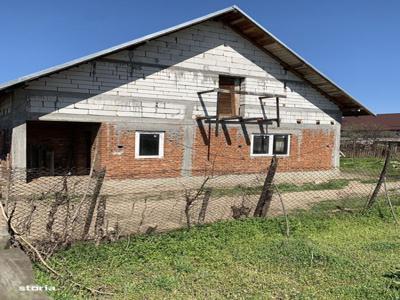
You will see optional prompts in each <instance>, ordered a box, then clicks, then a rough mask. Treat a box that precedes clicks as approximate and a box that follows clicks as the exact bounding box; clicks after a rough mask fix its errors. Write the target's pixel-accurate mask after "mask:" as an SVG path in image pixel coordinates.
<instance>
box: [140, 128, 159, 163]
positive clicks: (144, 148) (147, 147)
mask: <svg viewBox="0 0 400 300" xmlns="http://www.w3.org/2000/svg"><path fill="white" fill-rule="evenodd" d="M162 136H163V133H143V132H138V133H137V137H138V142H139V144H138V146H137V147H138V149H137V154H138V156H139V157H148V156H149V157H161V156H163V153H162V152H163V150H162V142H163V141H162Z"/></svg>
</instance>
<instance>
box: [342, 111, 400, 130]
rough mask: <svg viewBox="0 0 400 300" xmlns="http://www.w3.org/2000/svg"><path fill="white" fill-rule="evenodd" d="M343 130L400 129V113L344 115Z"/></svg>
mask: <svg viewBox="0 0 400 300" xmlns="http://www.w3.org/2000/svg"><path fill="white" fill-rule="evenodd" d="M342 129H343V130H381V131H388V130H389V131H397V130H398V131H400V113H398V114H377V115H376V116H359V117H344V118H343V123H342Z"/></svg>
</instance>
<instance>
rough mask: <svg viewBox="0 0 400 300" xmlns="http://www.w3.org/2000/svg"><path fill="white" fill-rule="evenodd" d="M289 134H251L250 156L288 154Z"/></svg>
mask: <svg viewBox="0 0 400 300" xmlns="http://www.w3.org/2000/svg"><path fill="white" fill-rule="evenodd" d="M289 152H290V135H289V134H253V135H252V136H251V145H250V155H251V156H273V155H277V156H289Z"/></svg>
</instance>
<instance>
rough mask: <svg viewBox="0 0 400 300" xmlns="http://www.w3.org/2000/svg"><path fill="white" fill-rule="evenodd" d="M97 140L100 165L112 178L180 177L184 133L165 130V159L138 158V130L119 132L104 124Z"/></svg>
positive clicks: (122, 130) (120, 130)
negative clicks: (136, 156) (136, 136)
mask: <svg viewBox="0 0 400 300" xmlns="http://www.w3.org/2000/svg"><path fill="white" fill-rule="evenodd" d="M160 129H162V126H160ZM98 138H99V144H98V147H99V153H98V158H99V161H98V165H100V166H101V167H105V168H106V170H107V176H109V177H113V178H153V177H178V176H180V175H181V168H182V159H183V149H184V147H183V132H182V130H179V129H176V130H165V133H164V157H163V158H140V159H136V158H135V130H128V129H118V128H117V127H116V126H115V125H113V124H103V125H102V126H101V128H100V131H99V134H98ZM118 146H120V147H118Z"/></svg>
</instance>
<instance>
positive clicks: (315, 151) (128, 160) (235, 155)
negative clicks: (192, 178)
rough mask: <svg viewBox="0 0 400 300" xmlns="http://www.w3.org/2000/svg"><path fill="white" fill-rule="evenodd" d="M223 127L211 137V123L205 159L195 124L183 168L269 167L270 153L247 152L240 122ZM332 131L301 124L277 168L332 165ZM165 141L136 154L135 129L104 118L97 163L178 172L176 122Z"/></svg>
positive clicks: (127, 171)
mask: <svg viewBox="0 0 400 300" xmlns="http://www.w3.org/2000/svg"><path fill="white" fill-rule="evenodd" d="M228 133H229V134H228V136H229V138H228V139H227V138H226V135H225V134H224V133H223V131H222V130H221V129H220V130H219V134H218V136H217V137H216V136H215V129H213V130H212V137H211V147H210V160H208V145H207V142H205V141H204V138H203V135H202V134H201V131H200V130H199V128H197V129H196V130H195V132H194V142H193V145H192V146H191V153H192V156H191V169H190V170H189V173H188V174H192V175H202V174H204V173H205V171H206V172H210V171H211V170H213V172H214V173H215V174H230V173H258V172H262V171H265V170H266V169H267V168H268V166H269V163H270V160H271V157H253V156H250V145H248V144H247V143H246V138H245V136H244V134H243V131H242V130H241V129H240V128H238V127H232V128H229V129H228ZM207 134H208V132H207ZM334 137H335V134H334V131H333V130H329V129H302V130H298V131H296V132H295V133H292V134H291V143H290V155H289V156H287V157H281V158H280V162H279V170H280V171H298V170H308V171H314V170H328V169H330V168H332V167H333V165H332V164H333V162H332V156H333V153H334ZM164 141H165V145H164V157H163V158H151V159H137V158H136V157H135V142H136V141H135V129H126V128H125V129H119V128H118V125H116V124H103V125H102V126H101V128H100V130H99V133H98V145H97V147H98V149H99V150H98V160H97V166H98V167H105V168H106V169H107V176H109V177H113V178H121V179H124V178H154V177H178V176H181V174H182V171H183V170H182V168H183V165H184V164H183V153H184V151H185V145H184V143H185V142H184V139H183V132H182V130H181V129H179V128H178V127H177V128H175V129H168V130H165V137H164ZM228 141H229V142H228ZM186 171H187V170H186Z"/></svg>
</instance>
